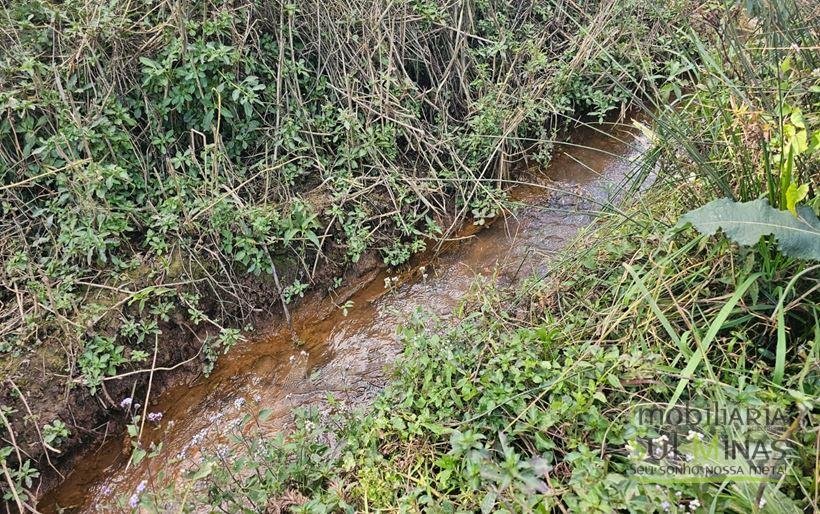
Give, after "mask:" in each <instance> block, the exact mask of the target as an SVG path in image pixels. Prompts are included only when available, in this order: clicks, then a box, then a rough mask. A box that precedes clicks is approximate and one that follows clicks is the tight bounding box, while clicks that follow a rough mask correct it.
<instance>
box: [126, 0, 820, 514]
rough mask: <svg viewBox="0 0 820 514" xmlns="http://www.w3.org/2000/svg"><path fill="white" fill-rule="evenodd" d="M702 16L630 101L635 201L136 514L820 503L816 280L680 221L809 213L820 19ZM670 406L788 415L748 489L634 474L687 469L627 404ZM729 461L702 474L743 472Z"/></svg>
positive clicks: (423, 326)
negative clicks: (376, 385) (533, 270)
mask: <svg viewBox="0 0 820 514" xmlns="http://www.w3.org/2000/svg"><path fill="white" fill-rule="evenodd" d="M700 7H701V9H702V10H700V11H697V16H693V18H692V26H690V27H689V29H687V30H680V31H677V32H676V31H675V30H672V33H673V34H675V45H674V47H673V50H672V53H674V54H675V55H676V56H677V58H676V59H674V60H673V61H672V62H670V63H669V66H670V69H671V71H670V72H669V73H668V74H667V75H668V76H667V77H666V80H665V81H664V82H663V83H662V86H661V87H658V88H657V89H654V90H653V92H652V94H651V95H650V96H649V97H648V98H644V99H643V100H645V101H647V103H648V104H654V106H653V108H651V109H647V111H648V115H649V122H648V123H646V124H641V126H642V127H643V129H644V131H645V133H646V134H647V135H649V136H650V137H651V138H652V140H653V145H654V151H651V152H649V153H648V154H647V156H646V157H645V158H646V159H653V160H655V161H656V164H657V165H656V166H643V167H642V169H644V170H651V171H652V174H651V175H650V176H649V177H648V178H651V180H653V181H654V185H653V190H652V191H651V192H649V193H647V194H646V195H645V196H643V198H642V199H640V200H634V201H632V202H631V204H629V205H627V206H626V207H624V208H623V210H621V211H620V212H617V213H611V214H607V215H605V216H602V217H601V218H600V219H599V220H598V221H597V222H596V223H595V224H594V225H593V227H592V228H591V229H590V231H588V232H587V233H586V234H584V236H583V237H581V238H580V239H579V240H578V241H577V242H576V243H575V245H574V246H573V247H571V248H569V249H567V250H566V251H565V252H564V254H563V258H561V259H559V260H557V261H555V262H554V263H553V265H552V266H551V268H552V271H551V272H550V274H549V275H548V276H547V277H534V278H532V279H530V280H525V281H523V282H521V283H520V284H518V285H516V286H515V287H513V288H512V289H501V288H497V287H491V286H488V285H487V284H486V283H481V284H478V285H477V286H476V287H475V289H474V291H473V294H472V295H471V296H470V298H469V299H468V300H467V301H466V302H465V303H464V304H463V305H462V306H461V307H460V308H459V310H458V311H457V313H456V314H457V321H456V322H453V321H452V320H449V321H448V322H447V323H446V324H444V323H442V322H440V321H438V320H436V319H433V318H429V317H427V316H425V315H424V314H423V313H422V312H420V313H419V314H418V316H417V317H416V318H415V319H413V320H410V321H409V322H408V323H407V325H406V326H404V327H403V328H402V329H401V330H400V335H401V337H402V339H403V341H404V343H405V350H404V353H403V356H402V357H401V359H400V360H399V362H397V363H396V365H395V370H396V373H395V375H394V377H393V381H392V383H391V384H390V385H389V386H388V387H387V389H386V390H385V391H384V392H383V393H382V395H381V396H380V397H379V399H378V400H377V401H376V403H375V404H374V405H373V406H372V407H371V408H370V410H369V411H368V412H366V413H354V414H349V413H340V414H339V415H338V418H336V419H334V420H330V421H329V420H327V419H320V418H319V416H318V414H317V413H315V412H311V411H305V412H302V413H300V414H299V415H297V416H296V420H295V427H294V429H293V430H292V431H290V432H289V433H288V435H287V436H286V437H285V436H280V437H276V438H266V437H264V436H261V435H260V434H261V433H262V432H257V431H256V430H255V429H253V428H251V429H250V430H248V431H245V432H242V433H237V434H236V435H235V440H234V441H235V442H236V443H237V447H238V448H244V450H240V451H239V452H238V453H236V454H231V455H228V456H225V455H212V456H211V457H209V458H206V460H205V462H204V463H203V464H202V465H200V466H198V467H197V469H196V471H195V472H194V474H193V475H192V476H191V479H190V481H189V482H185V483H184V484H183V485H180V484H177V485H176V486H169V487H167V488H166V487H165V486H164V485H162V483H161V482H160V484H159V485H158V486H157V487H155V488H152V489H151V490H149V491H146V492H144V493H141V494H140V495H138V496H136V497H134V498H135V499H136V501H137V502H138V503H139V504H140V505H142V506H143V507H144V508H149V509H151V508H154V509H157V508H159V509H162V508H171V507H172V506H173V507H174V508H180V507H181V508H189V507H191V508H192V507H194V506H207V508H214V509H222V510H225V511H228V512H243V511H244V512H251V511H256V510H260V509H269V510H270V511H279V510H282V509H287V510H290V511H293V512H338V511H346V512H353V511H359V510H363V511H391V512H393V511H396V512H419V511H430V512H478V511H481V512H494V511H500V512H613V511H624V512H744V513H745V512H773V513H774V512H777V513H780V512H814V511H816V510H817V508H818V503H817V498H818V494H819V493H818V474H817V473H818V470H817V459H818V450H817V448H818V444H819V443H818V428H819V427H818V423H817V421H818V420H817V416H816V409H817V402H818V397H819V395H820V375H819V374H818V364H819V363H820V323H819V322H818V320H819V319H820V296H819V295H818V289H820V282H818V279H817V276H818V273H817V272H818V269H820V268H818V264H817V262H816V261H811V260H808V261H807V260H800V259H796V258H792V257H788V256H785V255H783V254H781V253H779V252H778V250H777V248H776V245H775V241H774V240H773V239H772V238H771V237H765V238H763V239H761V240H760V241H759V242H758V243H757V244H755V245H752V246H747V247H743V246H738V245H736V244H734V243H732V242H731V241H729V240H727V239H726V238H725V237H723V236H721V235H716V236H704V235H701V234H698V233H697V232H696V231H695V230H694V229H693V228H692V227H689V226H686V225H681V224H679V223H678V220H679V219H680V216H681V215H682V214H684V213H685V212H686V211H687V210H689V209H692V208H694V207H698V206H700V205H702V204H703V203H705V202H707V201H709V200H711V199H713V198H715V197H716V196H727V197H729V198H731V199H733V200H736V201H749V200H754V199H757V198H766V199H767V200H768V202H769V204H770V205H771V206H772V207H775V208H778V209H781V210H783V211H791V212H795V208H796V207H799V206H801V205H803V206H809V207H810V208H811V209H812V210H813V211H814V215H816V214H817V211H818V195H817V189H816V188H817V178H818V171H817V170H818V162H819V161H818V154H817V151H818V148H820V144H818V142H820V136H819V135H818V134H820V131H818V127H820V119H818V106H819V105H820V102H819V100H818V93H820V90H818V86H817V84H818V79H819V78H820V77H819V76H818V75H817V73H818V72H817V67H816V62H815V59H816V55H817V54H816V52H813V51H812V50H811V49H813V48H816V45H817V41H818V37H817V36H818V33H817V29H818V26H817V22H818V17H817V13H816V12H813V11H812V10H811V9H812V6H811V5H808V4H804V3H801V2H794V3H790V2H783V3H780V2H778V3H755V2H752V3H749V4H748V5H746V6H739V5H734V4H729V5H711V4H709V5H706V4H704V5H702V6H700ZM593 44H594V43H593ZM601 48H602V51H604V52H605V53H606V49H605V45H601ZM616 62H618V61H616ZM625 76H627V77H628V76H631V75H629V73H626V75H625ZM633 78H634V77H633ZM622 79H623V78H622ZM624 80H625V79H624ZM682 404H683V405H686V406H687V407H688V408H691V409H694V410H700V411H706V410H708V409H715V408H719V409H728V410H732V409H741V410H742V409H746V411H745V412H749V409H755V408H760V409H762V408H766V409H771V410H775V411H777V412H779V413H781V415H782V418H781V419H780V421H779V422H778V423H773V424H771V425H769V426H768V427H766V429H765V431H764V432H765V433H764V434H762V435H763V437H764V439H765V438H768V440H769V441H773V443H772V444H770V445H769V446H765V445H764V447H763V450H765V451H766V452H771V451H772V449H773V448H775V447H777V445H778V444H779V445H784V446H786V447H787V448H788V449H787V451H786V452H785V453H784V455H785V457H784V458H783V459H782V462H783V464H784V467H782V468H781V469H779V470H778V471H777V472H772V471H770V472H767V473H768V474H766V475H765V476H764V477H763V479H761V477H759V476H758V477H757V479H756V480H752V481H743V480H737V479H735V478H737V477H733V476H732V474H731V473H728V474H724V475H718V476H715V477H711V479H710V480H683V479H679V480H674V479H672V480H666V481H657V480H647V479H646V476H644V475H641V474H640V473H638V472H637V470H638V469H639V466H642V465H647V463H648V465H649V466H650V467H652V469H654V470H655V471H657V470H658V469H660V468H661V467H664V466H673V467H683V466H685V465H687V463H689V462H691V461H693V460H694V462H695V464H704V461H702V460H699V459H701V458H702V457H703V456H702V455H700V454H698V450H697V446H696V445H695V443H696V442H699V441H701V439H702V438H703V437H704V434H701V433H694V432H691V431H690V433H689V434H684V435H685V436H686V440H687V441H688V442H686V443H685V444H684V445H683V446H682V448H683V450H682V452H681V453H679V454H674V453H673V454H660V455H657V454H655V453H654V452H653V448H652V446H651V445H647V441H649V442H654V443H656V444H658V443H659V442H662V441H664V440H665V438H667V436H668V434H667V433H665V432H662V431H661V430H659V429H657V427H653V426H651V425H647V424H645V423H642V422H641V417H640V412H641V410H642V409H647V408H656V409H659V411H665V410H666V409H670V408H675V406H679V405H682ZM268 414H269V413H266V412H263V413H262V414H261V416H260V418H258V419H260V420H261V421H264V419H265V417H266V416H267V415H268ZM251 419H252V418H251V417H250V416H249V417H248V421H250V420H251ZM749 423H751V421H750V419H749V418H744V419H742V420H736V421H735V422H728V423H724V424H723V425H721V427H720V430H721V431H722V432H721V435H722V436H724V437H732V436H735V437H736V436H739V435H745V436H748V435H749V434H748V433H742V434H741V433H740V432H738V431H742V430H743V426H744V425H748V424H749ZM251 426H253V425H252V424H251ZM760 436H761V434H757V437H760ZM669 437H672V435H671V434H670V435H669ZM664 448H665V447H664ZM758 448H760V447H758ZM676 449H677V448H676ZM761 451H762V450H761ZM765 455H766V458H767V459H769V458H773V457H770V455H771V453H766V454H765ZM756 458H759V456H757V457H756ZM727 459H728V458H726V457H725V456H724V460H718V461H714V460H711V461H706V462H707V463H711V464H713V465H714V464H721V465H726V466H730V465H734V464H737V462H740V461H741V460H743V459H740V460H737V459H730V460H727ZM752 460H754V458H753V459H752ZM767 479H768V480H767ZM180 487H183V488H184V489H185V491H186V497H185V500H184V501H182V502H181V501H180V494H179V491H180V489H179V488H180ZM187 493H190V494H189V495H187ZM122 505H125V503H123V504H122Z"/></svg>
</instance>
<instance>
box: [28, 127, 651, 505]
mask: <svg viewBox="0 0 820 514" xmlns="http://www.w3.org/2000/svg"><path fill="white" fill-rule="evenodd" d="M646 146H647V142H646V141H645V140H644V139H643V138H640V137H638V136H636V134H635V131H634V130H632V129H631V128H629V127H621V128H618V127H617V126H616V127H615V128H602V127H598V128H594V127H593V128H583V129H579V130H577V131H576V132H574V133H573V137H572V140H571V143H568V144H559V145H556V149H555V157H554V158H553V160H552V162H551V163H550V165H549V166H548V167H547V169H545V170H539V171H537V172H533V171H530V172H529V173H528V176H526V177H525V178H526V180H527V181H528V182H532V184H530V185H520V186H516V187H514V188H513V190H512V191H511V197H512V198H513V199H514V200H516V201H518V202H520V204H521V206H520V207H519V208H517V209H516V210H515V212H514V213H513V214H511V215H507V216H506V218H502V219H498V220H495V221H494V222H493V223H490V224H488V226H475V225H469V226H466V227H465V228H464V229H463V230H462V231H461V232H459V233H458V234H457V236H456V237H454V238H453V239H452V240H450V241H448V242H446V243H445V244H444V245H442V247H441V249H440V251H439V252H437V253H436V255H435V256H434V257H431V258H429V259H428V260H426V261H422V262H421V263H417V264H416V265H414V266H412V268H410V269H406V270H404V271H402V272H400V273H398V274H396V273H395V272H394V273H393V274H391V273H389V270H387V269H380V270H376V271H374V272H372V273H370V274H369V275H368V276H366V277H363V279H362V280H361V281H360V283H359V284H350V285H349V288H352V289H348V293H347V294H346V295H345V296H344V297H343V298H342V301H341V302H340V299H339V298H332V297H330V296H327V295H326V296H325V297H324V298H316V299H315V301H314V300H310V301H305V302H303V304H302V305H300V306H299V308H297V309H296V310H295V312H294V313H293V323H294V327H295V330H296V333H297V334H298V338H299V340H300V341H301V344H299V345H297V344H295V343H294V341H293V338H292V334H291V331H290V330H289V328H288V327H287V325H286V324H284V323H281V324H278V325H277V326H274V327H270V328H269V329H268V330H260V331H256V332H255V333H253V334H251V335H250V338H251V339H252V340H251V341H250V342H248V343H245V344H243V345H240V346H237V347H236V348H235V349H234V350H232V352H231V353H229V354H228V355H225V356H222V357H220V360H219V362H218V364H217V366H216V369H215V370H214V371H213V373H212V374H211V375H210V376H209V377H199V378H198V379H196V380H194V381H192V382H191V383H188V384H180V385H178V386H177V387H176V388H174V389H171V390H169V391H168V392H166V393H164V394H162V395H161V396H160V397H159V398H157V399H156V401H155V403H152V405H151V408H150V411H152V412H161V413H162V420H161V422H160V423H159V424H158V426H155V427H152V428H151V429H148V426H147V425H146V429H147V436H146V437H147V439H146V437H144V438H143V443H147V442H149V441H151V440H155V441H157V442H158V441H160V440H161V441H162V442H163V449H162V454H161V455H160V456H159V457H158V458H155V459H145V460H144V461H143V462H142V463H141V464H140V465H139V466H130V467H128V466H127V463H128V452H127V448H128V445H127V438H126V440H125V441H124V440H123V435H122V434H120V435H118V436H117V437H113V438H110V439H109V440H108V441H107V442H105V443H104V444H103V445H102V446H99V447H96V448H91V449H89V450H88V453H87V454H86V455H85V456H84V457H83V458H81V459H80V460H78V464H77V466H76V467H75V468H74V470H73V471H72V472H71V473H70V474H69V475H68V476H67V477H66V479H65V481H63V483H62V484H60V485H59V486H58V487H56V488H55V489H54V490H52V491H50V492H49V493H47V494H46V495H45V496H44V497H43V498H42V499H41V501H40V503H39V509H40V510H41V511H42V512H44V513H52V512H59V508H65V511H64V512H110V511H111V509H110V507H105V506H106V505H109V506H110V505H111V504H113V503H114V501H115V498H116V497H117V496H119V495H123V494H124V495H128V494H130V493H131V492H132V491H134V489H135V488H136V487H137V485H138V484H139V483H140V482H141V481H143V480H151V477H154V476H156V474H157V473H158V472H159V471H160V470H162V471H164V473H165V474H166V477H174V476H178V474H179V473H182V472H184V471H185V470H186V469H189V468H190V467H191V466H192V465H193V464H194V463H196V462H197V459H198V457H199V456H200V452H201V451H202V450H203V449H205V448H207V449H209V450H212V449H213V448H215V447H216V445H218V444H220V442H221V441H224V439H225V433H226V431H227V429H228V427H230V426H231V425H232V424H234V423H235V422H236V420H239V419H241V418H242V416H244V414H245V413H246V412H252V411H258V410H259V409H262V408H265V409H271V410H272V412H273V415H272V416H271V417H270V418H269V421H268V422H267V423H266V424H265V429H266V430H270V431H271V432H274V431H278V430H283V429H286V428H287V424H288V422H289V420H290V419H291V414H292V412H293V410H294V409H295V408H298V407H302V406H309V405H315V406H322V405H323V404H325V403H326V399H327V397H328V396H329V395H332V396H333V397H334V398H335V399H336V400H337V401H339V402H342V403H343V404H345V405H347V406H351V405H353V406H356V405H365V404H367V403H368V402H370V401H372V399H373V398H374V397H375V395H377V394H378V392H379V391H380V390H381V388H382V387H383V386H384V384H385V382H386V380H387V377H388V374H387V372H386V370H387V368H388V366H389V364H390V363H391V362H393V361H394V360H395V359H396V357H397V356H398V355H399V353H400V351H401V345H400V342H399V341H398V339H397V336H396V333H397V331H396V329H397V327H398V326H399V325H401V324H402V323H403V322H404V321H405V320H407V319H408V317H409V316H410V315H411V314H412V313H413V312H414V311H416V310H417V309H418V308H422V309H425V310H427V311H432V312H434V313H435V314H437V315H439V316H442V317H446V316H448V315H449V314H450V312H451V311H452V309H453V308H454V307H455V306H456V305H457V304H458V302H459V301H460V300H461V299H462V297H464V296H465V294H467V292H468V291H469V289H470V287H471V285H472V284H474V283H475V281H476V279H477V277H478V276H485V277H488V276H493V277H494V278H495V279H497V280H499V281H500V282H501V283H514V282H515V281H516V280H518V279H521V278H524V277H527V276H529V275H531V274H532V273H540V274H543V273H546V272H547V271H548V267H549V263H550V260H551V256H553V255H554V254H555V253H556V252H557V251H559V250H560V249H561V248H562V247H563V246H564V245H565V244H566V243H567V242H568V241H570V240H571V239H572V238H573V237H574V236H575V234H576V233H577V232H578V230H579V229H580V228H582V227H583V226H585V225H587V224H589V223H590V221H591V220H592V219H593V218H592V215H591V213H592V212H594V211H596V210H599V209H600V208H601V205H603V204H605V203H606V201H607V200H608V199H610V198H612V196H613V195H614V194H615V193H616V191H617V186H618V185H619V184H621V183H622V182H623V180H624V179H625V177H626V176H627V175H628V174H629V173H630V172H631V171H632V170H633V169H634V161H635V159H636V158H637V157H639V156H640V155H641V153H642V152H643V151H644V150H645V149H646ZM388 283H389V284H390V287H386V284H388ZM347 300H349V301H350V302H352V303H349V304H348V305H352V306H351V307H349V308H348V309H347V312H343V310H342V309H341V308H339V304H340V303H344V302H345V301H347Z"/></svg>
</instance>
